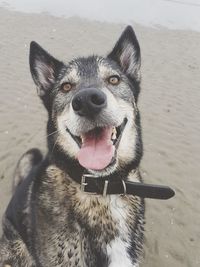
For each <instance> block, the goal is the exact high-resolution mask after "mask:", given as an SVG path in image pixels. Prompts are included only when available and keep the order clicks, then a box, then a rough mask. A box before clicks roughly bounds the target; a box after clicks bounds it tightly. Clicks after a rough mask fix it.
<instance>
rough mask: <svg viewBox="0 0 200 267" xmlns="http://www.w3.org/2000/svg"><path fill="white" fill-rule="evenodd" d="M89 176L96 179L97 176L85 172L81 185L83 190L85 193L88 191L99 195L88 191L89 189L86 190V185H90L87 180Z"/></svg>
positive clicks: (93, 193) (94, 193) (91, 193)
mask: <svg viewBox="0 0 200 267" xmlns="http://www.w3.org/2000/svg"><path fill="white" fill-rule="evenodd" d="M87 178H94V179H96V178H97V176H95V175H92V174H83V176H82V178H81V187H80V189H81V191H82V192H85V193H87V194H89V195H97V193H96V192H87V191H85V187H86V186H87V185H88V182H87V181H86V179H87Z"/></svg>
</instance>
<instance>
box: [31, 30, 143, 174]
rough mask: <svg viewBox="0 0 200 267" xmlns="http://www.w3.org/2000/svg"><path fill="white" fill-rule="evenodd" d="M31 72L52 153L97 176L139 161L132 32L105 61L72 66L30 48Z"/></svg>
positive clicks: (136, 55)
mask: <svg viewBox="0 0 200 267" xmlns="http://www.w3.org/2000/svg"><path fill="white" fill-rule="evenodd" d="M30 69H31V74H32V77H33V80H34V82H35V84H36V86H37V89H38V93H39V95H40V97H41V99H42V100H43V103H44V105H45V107H46V108H47V110H48V112H49V124H48V125H49V127H48V134H49V136H50V138H49V139H51V142H50V144H51V145H50V150H51V151H52V150H53V147H54V149H55V148H56V150H59V151H61V152H62V154H64V155H66V159H68V160H69V159H70V160H71V161H76V162H77V164H78V165H79V166H82V167H83V168H85V169H87V170H89V171H90V172H92V173H95V174H96V175H103V174H109V173H112V172H114V171H115V170H119V169H121V168H123V167H125V165H127V164H131V163H133V162H135V161H137V160H138V159H139V158H140V154H141V138H140V129H139V128H140V125H139V117H138V116H139V114H138V110H137V99H138V94H139V89H140V87H139V84H140V47H139V44H138V41H137V38H136V36H135V33H134V31H133V29H132V28H131V26H128V27H127V28H126V29H125V30H124V32H123V33H122V35H121V37H120V38H119V40H118V42H117V43H116V45H115V47H114V49H113V50H112V52H111V53H110V54H109V55H108V56H107V57H99V56H90V57H87V58H77V59H75V60H72V61H71V62H70V63H68V64H64V63H62V62H60V61H58V60H57V59H55V58H54V57H52V56H51V55H50V54H49V53H47V52H46V51H45V50H43V49H42V48H41V47H40V46H39V45H38V44H37V43H35V42H32V43H31V47H30ZM53 132H54V133H53ZM51 133H52V135H51ZM51 151H50V152H51Z"/></svg>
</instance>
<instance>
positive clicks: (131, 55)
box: [108, 26, 141, 81]
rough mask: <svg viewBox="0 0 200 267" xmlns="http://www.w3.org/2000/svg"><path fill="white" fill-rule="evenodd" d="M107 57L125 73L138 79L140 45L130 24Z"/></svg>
mask: <svg viewBox="0 0 200 267" xmlns="http://www.w3.org/2000/svg"><path fill="white" fill-rule="evenodd" d="M108 58H110V59H112V60H114V61H116V62H117V63H118V65H119V66H120V67H121V68H122V70H123V72H124V73H126V74H127V75H130V76H131V77H132V78H133V77H134V78H135V79H136V80H138V81H139V80H140V63H141V57H140V46H139V43H138V40H137V38H136V35H135V33H134V31H133V28H132V27H131V26H127V27H126V28H125V30H124V31H123V33H122V35H121V36H120V38H119V40H118V41H117V43H116V45H115V47H114V48H113V50H112V52H111V53H110V54H109V55H108Z"/></svg>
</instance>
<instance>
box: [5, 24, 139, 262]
mask: <svg viewBox="0 0 200 267" xmlns="http://www.w3.org/2000/svg"><path fill="white" fill-rule="evenodd" d="M140 61H141V57H140V47H139V43H138V41H137V38H136V36H135V33H134V31H133V29H132V27H131V26H128V27H127V28H126V29H125V30H124V32H123V33H122V35H121V37H120V38H119V40H118V42H117V43H116V45H115V46H114V48H113V50H112V51H111V52H110V53H109V54H108V55H107V56H106V57H101V56H90V57H82V58H76V59H74V60H72V61H71V62H69V63H67V64H65V63H63V62H61V61H58V60H57V59H55V58H54V57H52V56H51V55H50V54H49V53H47V52H46V51H45V50H43V48H41V47H40V46H39V45H38V44H37V43H35V42H32V43H31V46H30V69H31V74H32V77H33V80H34V82H35V84H36V86H37V90H38V94H39V96H40V98H41V99H42V101H43V103H44V106H45V108H46V109H47V111H48V124H47V133H48V135H47V137H48V153H47V155H46V156H45V158H43V157H42V154H41V152H40V151H39V150H37V149H32V150H30V151H28V152H26V153H25V154H24V155H23V156H22V158H21V159H20V161H19V163H18V165H17V169H16V172H15V181H14V190H13V191H14V194H13V197H12V200H11V202H10V203H9V205H8V208H7V210H6V213H5V215H4V219H3V236H2V238H1V240H0V266H12V267H66V266H71V267H119V266H120V267H136V266H139V259H140V255H141V252H142V247H143V225H144V200H143V198H140V197H138V196H135V195H130V194H126V187H125V182H127V181H128V182H129V181H131V182H134V181H135V182H141V177H140V173H139V164H140V160H141V157H142V140H141V127H140V116H139V111H138V108H137V100H138V95H139V92H140ZM119 184H121V189H120V190H118V187H117V185H118V186H119ZM117 190H118V191H117ZM114 191H115V193H112V192H114ZM116 192H118V193H116Z"/></svg>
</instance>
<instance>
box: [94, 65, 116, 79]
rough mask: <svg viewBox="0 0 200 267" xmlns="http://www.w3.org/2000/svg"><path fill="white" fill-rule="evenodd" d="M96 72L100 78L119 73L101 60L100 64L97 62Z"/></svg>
mask: <svg viewBox="0 0 200 267" xmlns="http://www.w3.org/2000/svg"><path fill="white" fill-rule="evenodd" d="M98 72H99V75H100V76H101V77H102V78H105V77H107V76H111V75H119V73H118V72H117V71H116V70H115V69H113V68H111V67H110V66H109V65H106V64H105V63H103V62H102V63H101V64H99V66H98Z"/></svg>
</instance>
